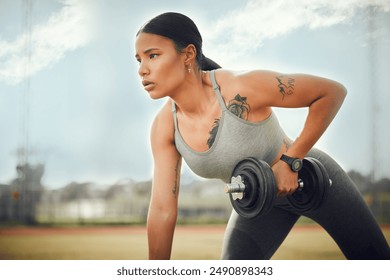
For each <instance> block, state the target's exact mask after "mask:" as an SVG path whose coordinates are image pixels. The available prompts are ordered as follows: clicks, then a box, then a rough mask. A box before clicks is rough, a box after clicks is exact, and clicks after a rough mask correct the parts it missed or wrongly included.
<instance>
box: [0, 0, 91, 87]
mask: <svg viewBox="0 0 390 280" xmlns="http://www.w3.org/2000/svg"><path fill="white" fill-rule="evenodd" d="M63 4H64V6H63V8H62V9H61V10H60V11H59V12H57V13H54V14H53V15H52V16H50V18H49V19H48V21H47V22H46V23H45V24H42V25H36V26H32V27H31V33H29V32H25V33H23V34H21V35H20V36H18V37H17V38H16V39H14V40H13V41H5V40H1V38H0V82H5V83H7V84H11V85H12V84H17V83H20V82H21V81H22V80H23V79H25V78H26V77H29V76H32V75H34V74H35V73H37V72H39V71H42V70H43V69H45V68H48V67H50V66H52V65H53V64H54V63H56V62H58V61H59V60H60V59H61V58H63V57H64V55H65V54H66V53H67V52H69V51H72V50H75V49H78V48H81V47H83V46H85V45H86V44H88V42H90V40H91V39H92V35H93V33H92V27H93V24H92V17H91V14H93V11H91V7H90V5H88V1H77V0H67V1H64V2H63Z"/></svg>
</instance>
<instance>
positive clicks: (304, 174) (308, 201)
mask: <svg viewBox="0 0 390 280" xmlns="http://www.w3.org/2000/svg"><path fill="white" fill-rule="evenodd" d="M298 178H299V179H301V180H302V182H303V188H300V189H298V190H297V191H295V192H294V193H293V194H291V195H289V196H287V200H288V202H289V203H290V205H291V206H292V207H294V209H295V210H296V211H298V212H299V213H307V212H309V211H312V210H315V209H317V208H318V207H319V206H320V205H321V203H322V201H323V200H324V199H325V196H326V193H327V191H328V188H329V185H330V184H329V177H328V176H327V172H326V170H325V168H324V167H323V165H322V163H321V162H319V161H318V160H317V159H315V158H309V157H307V158H304V159H303V166H302V169H301V170H300V171H299V173H298Z"/></svg>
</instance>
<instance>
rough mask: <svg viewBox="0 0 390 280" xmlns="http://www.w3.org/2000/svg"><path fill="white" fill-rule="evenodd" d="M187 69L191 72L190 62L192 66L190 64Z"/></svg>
mask: <svg viewBox="0 0 390 280" xmlns="http://www.w3.org/2000/svg"><path fill="white" fill-rule="evenodd" d="M187 70H188V73H191V64H190V66H188V68H187Z"/></svg>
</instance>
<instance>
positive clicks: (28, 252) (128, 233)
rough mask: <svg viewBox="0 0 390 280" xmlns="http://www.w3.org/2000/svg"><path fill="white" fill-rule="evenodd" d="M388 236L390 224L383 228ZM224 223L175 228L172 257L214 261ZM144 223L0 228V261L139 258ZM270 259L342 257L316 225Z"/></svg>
mask: <svg viewBox="0 0 390 280" xmlns="http://www.w3.org/2000/svg"><path fill="white" fill-rule="evenodd" d="M383 230H384V233H385V235H386V238H387V240H388V241H389V240H390V228H389V227H386V228H384V229H383ZM223 233H224V226H178V227H177V229H176V233H175V238H174V245H173V251H172V259H177V260H185V259H187V260H188V259H191V260H192V259H193V260H215V259H219V256H220V252H221V245H222V237H223ZM146 258H147V238H146V229H145V228H144V227H125V226H118V227H75V228H41V227H36V228H26V227H11V228H0V259H3V260H5V259H8V260H15V259H16V260H52V259H54V260H85V259H88V260H143V259H146ZM273 259H285V260H286V259H297V260H329V259H330V260H338V259H344V256H343V255H342V254H341V252H340V251H339V249H338V247H337V246H336V244H335V242H334V241H333V240H332V239H331V238H330V236H329V235H328V234H327V233H326V232H325V231H324V230H323V229H322V228H320V227H319V226H316V225H309V226H296V227H295V228H294V229H293V230H292V231H291V233H290V235H289V236H288V237H287V239H286V240H285V242H284V243H283V244H282V246H281V247H280V248H279V250H278V251H277V252H276V254H275V255H274V257H273Z"/></svg>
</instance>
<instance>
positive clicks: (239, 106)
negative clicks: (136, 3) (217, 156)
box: [207, 94, 251, 148]
mask: <svg viewBox="0 0 390 280" xmlns="http://www.w3.org/2000/svg"><path fill="white" fill-rule="evenodd" d="M246 99H247V98H246V97H242V96H241V95H239V94H237V95H236V96H235V97H234V99H232V100H230V101H229V103H228V105H227V109H228V110H229V111H230V112H232V113H233V114H234V115H236V116H237V117H239V118H241V119H244V120H247V119H248V115H249V112H250V110H251V107H250V106H249V104H248V103H247V102H246ZM219 122H220V119H215V120H214V124H213V127H212V128H211V130H210V132H209V133H210V137H209V139H208V140H207V145H208V147H209V148H211V146H212V145H213V143H214V141H215V137H216V136H217V132H218V127H219Z"/></svg>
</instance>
